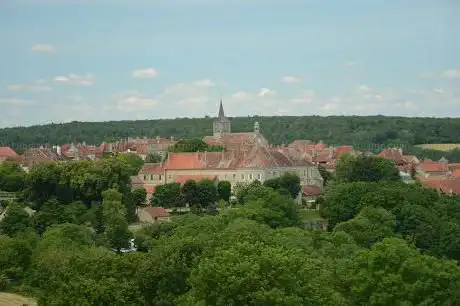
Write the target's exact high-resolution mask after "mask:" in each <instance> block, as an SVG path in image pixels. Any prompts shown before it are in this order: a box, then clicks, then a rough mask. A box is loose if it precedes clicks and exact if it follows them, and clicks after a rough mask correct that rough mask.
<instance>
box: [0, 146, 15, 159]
mask: <svg viewBox="0 0 460 306" xmlns="http://www.w3.org/2000/svg"><path fill="white" fill-rule="evenodd" d="M17 156H18V153H16V152H15V151H14V150H13V149H11V148H10V147H0V157H7V158H8V157H17Z"/></svg>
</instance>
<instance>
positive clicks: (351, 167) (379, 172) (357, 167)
mask: <svg viewBox="0 0 460 306" xmlns="http://www.w3.org/2000/svg"><path fill="white" fill-rule="evenodd" d="M336 177H337V180H339V181H340V182H357V181H363V182H378V181H398V180H400V177H399V170H398V169H397V168H396V167H395V165H394V164H393V162H392V161H389V160H386V159H383V158H380V157H375V156H366V155H358V156H351V155H347V154H344V155H342V157H341V158H340V159H339V160H338V161H337V167H336Z"/></svg>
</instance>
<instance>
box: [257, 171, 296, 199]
mask: <svg viewBox="0 0 460 306" xmlns="http://www.w3.org/2000/svg"><path fill="white" fill-rule="evenodd" d="M264 186H266V187H270V188H272V189H275V190H278V191H280V192H282V193H284V194H286V193H287V194H289V195H290V196H291V197H292V198H294V199H295V198H297V196H298V195H299V192H300V190H301V189H302V187H301V186H300V178H299V176H298V175H296V174H295V173H290V172H286V173H284V174H283V175H281V176H280V177H277V178H272V179H268V180H266V181H265V182H264Z"/></svg>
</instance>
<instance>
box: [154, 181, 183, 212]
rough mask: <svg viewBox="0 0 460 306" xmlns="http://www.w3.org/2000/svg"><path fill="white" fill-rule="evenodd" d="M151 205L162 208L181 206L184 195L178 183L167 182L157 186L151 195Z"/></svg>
mask: <svg viewBox="0 0 460 306" xmlns="http://www.w3.org/2000/svg"><path fill="white" fill-rule="evenodd" d="M151 202H152V205H154V206H160V207H164V208H173V207H183V206H184V197H183V196H182V193H181V186H180V184H179V183H167V184H163V185H160V186H158V187H157V188H156V189H155V193H154V194H153V196H152V200H151Z"/></svg>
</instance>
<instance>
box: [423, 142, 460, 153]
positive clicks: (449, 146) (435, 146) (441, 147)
mask: <svg viewBox="0 0 460 306" xmlns="http://www.w3.org/2000/svg"><path fill="white" fill-rule="evenodd" d="M417 147H419V148H422V149H430V150H438V151H445V152H447V151H452V150H454V149H460V143H425V144H421V145H417Z"/></svg>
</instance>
